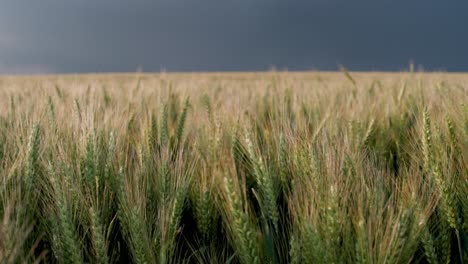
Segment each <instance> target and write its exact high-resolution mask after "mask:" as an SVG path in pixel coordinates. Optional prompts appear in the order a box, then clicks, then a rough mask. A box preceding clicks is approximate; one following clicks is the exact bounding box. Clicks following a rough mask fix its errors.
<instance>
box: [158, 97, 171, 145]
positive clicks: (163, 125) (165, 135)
mask: <svg viewBox="0 0 468 264" xmlns="http://www.w3.org/2000/svg"><path fill="white" fill-rule="evenodd" d="M167 118H168V113H167V105H166V104H165V105H164V106H163V107H162V109H161V121H160V123H159V125H160V129H159V133H160V134H159V141H160V142H161V144H162V145H167V143H168V140H169V128H168V124H167Z"/></svg>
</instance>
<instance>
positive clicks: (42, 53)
mask: <svg viewBox="0 0 468 264" xmlns="http://www.w3.org/2000/svg"><path fill="white" fill-rule="evenodd" d="M6 2H7V3H4V4H3V6H2V9H0V37H2V40H0V61H2V62H3V63H4V64H5V65H15V67H16V68H21V67H23V66H24V69H27V68H28V67H30V66H28V65H43V66H41V67H43V68H48V69H49V70H50V69H53V70H54V71H57V72H96V71H97V72H99V71H135V70H137V68H139V67H141V68H142V69H143V70H145V71H159V70H161V69H167V70H168V71H212V70H267V69H269V68H270V67H271V66H276V67H277V68H279V69H282V68H288V69H291V70H307V69H322V70H331V69H332V70H334V69H336V68H337V65H338V64H343V65H345V66H347V67H348V68H350V69H352V70H401V69H403V68H406V67H407V65H408V62H409V61H410V60H414V61H415V62H416V63H417V64H422V65H424V67H425V68H426V69H435V70H438V69H445V70H449V71H467V70H468V61H467V60H466V59H464V58H468V49H467V48H466V47H468V28H467V27H466V24H468V19H467V18H466V15H465V12H464V10H467V8H468V2H466V1H450V2H447V1H445V2H442V1H439V2H436V1H433V2H434V3H432V2H431V3H428V2H427V1H422V0H413V1H385V0H383V1H371V0H357V1H345V0H342V1H338V0H290V1H284V0H257V1H252V0H237V1H230V2H228V1H219V0H204V1H194V0H159V1H149V0H148V1H145V0H133V1H130V0H128V1H125V0H99V1H92V0H79V1H63V0H42V1H29V2H30V3H26V1H14V0H8V1H6ZM3 36H10V40H5V39H8V38H7V37H5V38H3ZM22 65H23V66H22ZM15 67H13V68H15ZM4 68H5V69H8V67H4Z"/></svg>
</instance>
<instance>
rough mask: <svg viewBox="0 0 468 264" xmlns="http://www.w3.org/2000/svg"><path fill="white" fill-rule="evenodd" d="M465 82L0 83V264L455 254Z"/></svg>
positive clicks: (453, 78) (466, 157)
mask: <svg viewBox="0 0 468 264" xmlns="http://www.w3.org/2000/svg"><path fill="white" fill-rule="evenodd" d="M467 164H468V75H466V74H465V75H463V74H438V73H432V74H428V73H399V74H379V73H374V74H370V73H366V74H354V73H351V74H350V73H347V72H345V74H343V73H278V72H271V73H262V74H257V73H238V74H215V73H213V74H164V73H163V74H155V75H150V74H140V75H83V76H42V77H34V78H33V77H2V78H1V79H0V198H1V201H0V262H1V263H25V262H26V263H30V262H45V263H116V262H120V263H128V262H131V263H449V262H450V263H463V262H464V263H468V224H467V219H468V165H467Z"/></svg>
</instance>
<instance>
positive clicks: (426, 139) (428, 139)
mask: <svg viewBox="0 0 468 264" xmlns="http://www.w3.org/2000/svg"><path fill="white" fill-rule="evenodd" d="M422 147H423V155H424V168H425V169H426V171H430V170H431V168H432V166H433V164H432V163H433V156H432V148H433V147H432V131H431V118H430V116H429V113H428V110H427V107H424V110H423V138H422Z"/></svg>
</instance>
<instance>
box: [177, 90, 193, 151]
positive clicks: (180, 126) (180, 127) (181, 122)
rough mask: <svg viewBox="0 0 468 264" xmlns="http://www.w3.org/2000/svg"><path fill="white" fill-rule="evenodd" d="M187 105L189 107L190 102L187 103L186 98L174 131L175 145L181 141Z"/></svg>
mask: <svg viewBox="0 0 468 264" xmlns="http://www.w3.org/2000/svg"><path fill="white" fill-rule="evenodd" d="M189 105H190V101H189V98H188V97H187V99H185V103H184V108H183V109H182V113H181V115H180V117H179V123H178V124H177V129H176V140H177V141H176V142H177V144H180V142H181V140H182V135H183V133H184V126H185V121H186V118H187V110H188V108H189Z"/></svg>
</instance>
